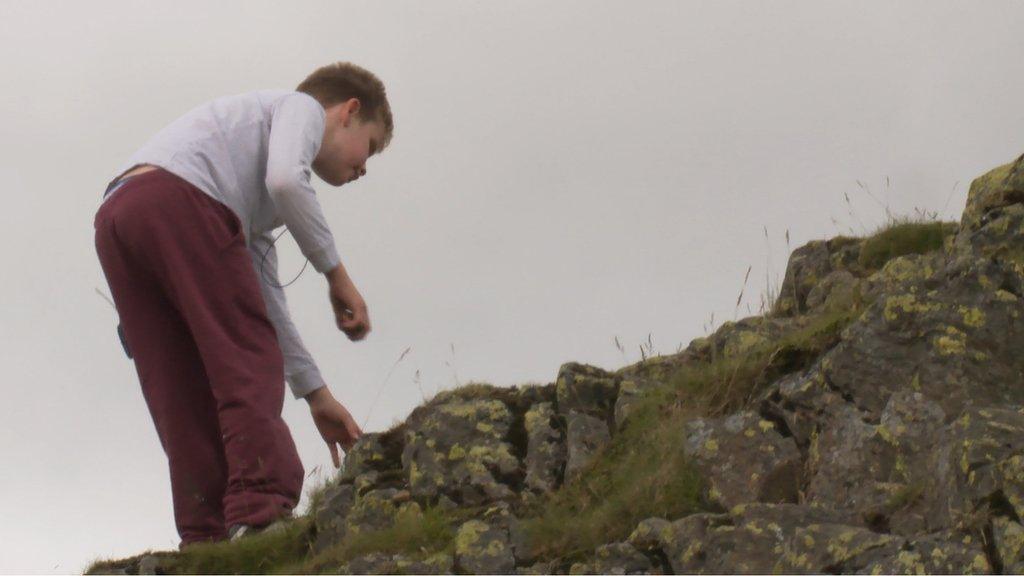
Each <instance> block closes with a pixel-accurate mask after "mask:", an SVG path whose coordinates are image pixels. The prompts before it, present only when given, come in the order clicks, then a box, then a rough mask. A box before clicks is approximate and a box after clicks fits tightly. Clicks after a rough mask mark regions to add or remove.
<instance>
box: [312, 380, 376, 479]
mask: <svg viewBox="0 0 1024 576" xmlns="http://www.w3.org/2000/svg"><path fill="white" fill-rule="evenodd" d="M309 413H310V415H312V416H313V423H314V424H316V428H317V430H319V431H320V436H321V437H322V438H323V439H324V442H327V447H328V449H330V451H331V460H332V461H333V462H334V467H335V468H340V467H341V457H340V455H339V454H338V444H341V448H342V449H343V450H344V451H346V452H348V451H349V450H350V449H351V448H352V446H353V445H354V444H355V443H356V440H358V439H359V437H360V436H362V434H363V431H362V430H360V429H359V425H358V424H356V421H355V419H354V418H352V415H351V414H349V412H348V410H346V409H345V407H344V406H342V405H341V402H338V401H337V400H335V399H334V396H332V395H331V393H330V391H328V390H327V388H326V387H323V388H320V389H318V390H315V391H314V392H313V393H311V394H310V398H309Z"/></svg>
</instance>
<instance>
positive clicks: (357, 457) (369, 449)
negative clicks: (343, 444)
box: [338, 432, 402, 482]
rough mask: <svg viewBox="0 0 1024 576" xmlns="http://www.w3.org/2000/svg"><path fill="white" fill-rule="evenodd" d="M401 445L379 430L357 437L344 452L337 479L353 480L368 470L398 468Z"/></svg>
mask: <svg viewBox="0 0 1024 576" xmlns="http://www.w3.org/2000/svg"><path fill="white" fill-rule="evenodd" d="M400 457H401V446H400V443H399V440H398V439H396V438H392V437H391V435H385V434H382V433H379V432H368V433H366V434H363V435H362V436H360V437H359V440H357V441H356V443H355V445H354V446H352V448H351V449H350V450H348V451H347V452H346V453H345V461H344V465H343V466H342V469H341V473H340V474H339V475H338V479H339V480H340V481H341V482H346V481H351V480H354V479H355V478H356V477H357V476H360V475H362V474H366V473H369V472H386V471H388V470H396V469H398V470H400V469H401V468H402V462H401V459H400Z"/></svg>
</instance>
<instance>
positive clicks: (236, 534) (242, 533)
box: [228, 514, 294, 542]
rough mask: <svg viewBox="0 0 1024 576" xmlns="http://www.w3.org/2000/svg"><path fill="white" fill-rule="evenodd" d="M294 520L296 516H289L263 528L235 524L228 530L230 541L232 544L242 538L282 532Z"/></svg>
mask: <svg viewBox="0 0 1024 576" xmlns="http://www.w3.org/2000/svg"><path fill="white" fill-rule="evenodd" d="M293 519H294V516H293V515H291V514H288V515H287V516H282V517H281V518H278V519H277V520H274V521H273V522H271V523H270V524H269V525H267V526H262V527H257V526H250V525H248V524H235V525H233V526H231V527H230V528H228V539H229V540H230V541H231V542H238V541H239V540H241V539H242V538H247V537H249V536H252V535H254V534H274V533H276V532H281V531H283V530H284V529H285V528H287V527H288V523H289V522H290V521H291V520H293Z"/></svg>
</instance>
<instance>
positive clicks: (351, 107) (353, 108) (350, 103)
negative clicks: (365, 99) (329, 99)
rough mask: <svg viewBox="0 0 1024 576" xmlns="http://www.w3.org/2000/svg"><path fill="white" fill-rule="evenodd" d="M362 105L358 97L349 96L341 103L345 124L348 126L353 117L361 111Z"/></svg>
mask: <svg viewBox="0 0 1024 576" xmlns="http://www.w3.org/2000/svg"><path fill="white" fill-rule="evenodd" d="M360 106H362V103H361V102H359V99H358V98H349V99H348V100H346V101H345V103H344V104H342V105H341V115H342V116H341V118H342V123H343V124H344V125H345V126H348V123H349V122H350V121H351V119H352V118H353V117H354V116H355V115H356V114H358V113H359V108H360Z"/></svg>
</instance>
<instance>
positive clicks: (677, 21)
mask: <svg viewBox="0 0 1024 576" xmlns="http://www.w3.org/2000/svg"><path fill="white" fill-rule="evenodd" d="M0 16H2V17H0V30H2V34H0V64H2V69H3V70H4V76H5V83H4V85H5V88H4V89H3V90H2V91H0V102H2V107H0V125H2V131H3V136H2V137H0V158H2V163H0V178H2V180H0V181H2V182H3V190H4V192H3V198H4V201H5V207H4V209H3V210H2V211H0V213H2V216H0V218H2V219H3V224H4V230H5V232H6V239H5V240H6V241H5V242H3V244H2V245H0V251H2V256H3V262H4V264H5V266H6V268H7V270H8V272H7V278H8V280H7V281H6V282H4V283H3V285H2V287H0V299H2V300H3V302H4V303H5V305H4V307H3V320H2V322H0V340H2V341H0V344H2V348H0V350H2V351H3V352H2V354H3V356H2V361H3V362H2V365H3V367H4V368H5V384H6V386H7V389H8V399H7V401H5V402H3V403H2V404H0V419H2V421H3V428H2V433H0V451H2V452H0V453H2V454H3V456H4V464H3V465H2V466H0V509H2V510H3V513H2V514H0V543H2V544H0V571H5V572H35V573H50V572H58V573H76V572H78V573H80V572H81V571H82V570H83V569H84V568H85V567H86V565H87V564H88V563H90V562H91V561H93V560H95V559H97V558H99V557H125V556H128V555H133V554H136V553H139V552H142V551H144V550H145V549H147V548H153V549H163V550H168V549H174V548H175V547H176V546H177V543H178V541H179V538H178V535H177V533H176V531H175V527H174V518H173V513H172V504H171V492H170V481H169V474H168V468H167V461H166V458H165V456H164V454H163V452H162V451H161V448H160V444H159V440H158V438H157V435H156V432H155V429H154V426H153V423H152V421H151V419H150V416H149V414H148V412H147V409H146V405H145V403H144V400H143V398H142V394H141V391H140V389H139V382H138V377H137V374H136V372H135V367H134V365H133V364H132V362H131V361H130V360H129V359H128V358H126V357H125V355H124V352H123V350H122V348H121V345H120V343H119V341H118V340H117V337H116V334H115V326H116V324H117V316H116V312H115V311H114V310H113V308H112V307H111V305H110V304H109V303H108V302H107V301H106V300H105V299H104V298H103V297H102V296H100V295H99V294H97V292H96V289H97V288H98V289H99V290H100V291H101V292H102V293H103V294H107V295H109V288H108V287H107V284H106V280H105V278H104V276H103V271H102V268H101V267H100V264H99V260H98V258H97V255H96V251H95V247H94V243H93V241H94V239H93V227H92V223H93V217H94V214H95V212H96V210H97V208H98V207H99V203H100V196H101V194H102V192H103V189H104V186H105V184H106V183H107V182H108V181H109V180H110V179H111V178H112V177H113V176H114V175H115V174H114V170H115V169H116V168H117V167H118V166H119V165H121V163H122V162H124V161H125V160H126V159H127V157H128V156H129V155H130V154H131V153H132V152H133V151H134V150H135V149H136V147H138V146H139V145H141V144H142V143H143V142H144V141H145V140H146V139H147V138H148V137H149V136H151V135H152V134H153V133H154V132H155V131H156V130H158V129H159V128H161V127H162V126H164V125H165V124H167V123H168V122H170V121H172V120H173V119H174V118H176V117H177V116H178V115H180V114H182V113H184V112H185V111H187V110H188V109H190V108H192V107H193V106H196V105H198V104H200V103H202V102H204V101H206V100H208V99H212V98H215V97H218V96H222V95H226V94H234V93H239V92H245V91H249V90H255V89H261V88H286V89H290V88H294V86H295V85H296V84H298V82H299V81H301V80H302V79H303V78H304V77H305V76H306V75H307V74H309V73H310V72H312V71H313V70H314V69H315V68H317V67H319V66H322V65H324V64H327V63H330V62H334V61H338V60H347V61H352V62H355V63H357V64H359V65H361V66H364V67H366V68H368V69H369V70H371V71H373V72H374V73H376V74H377V75H378V76H379V77H380V78H381V79H382V80H383V81H384V83H385V85H386V86H387V90H388V94H389V97H390V101H391V106H392V109H393V111H394V119H395V136H394V141H393V143H392V146H391V148H390V149H388V150H387V151H386V152H385V153H384V154H382V155H381V156H379V157H377V158H374V159H372V160H371V161H370V163H369V166H368V174H367V176H366V177H364V178H361V179H360V180H359V181H358V182H357V183H354V184H351V185H347V186H344V187H342V188H334V187H331V186H329V185H327V184H325V183H324V182H322V181H320V180H318V179H316V178H315V177H314V186H315V188H316V190H317V192H318V197H319V198H320V201H321V205H322V206H323V209H324V213H325V214H326V217H327V220H328V222H329V224H330V226H331V228H332V231H333V233H334V235H335V239H336V242H337V247H338V251H339V253H340V254H341V257H342V261H343V262H344V264H345V266H346V268H347V269H348V271H349V274H350V275H351V276H352V278H353V280H354V281H355V283H356V286H357V287H358V288H359V290H360V291H361V293H362V295H363V296H364V298H365V299H366V301H367V304H368V307H369V312H370V318H371V322H372V325H373V331H372V332H371V333H370V334H369V336H368V337H367V338H366V339H365V340H363V341H361V342H357V343H353V342H351V341H349V340H348V339H347V338H346V337H345V335H344V334H343V333H341V332H340V331H338V330H337V328H336V327H335V324H334V317H333V313H332V311H331V307H330V304H329V302H328V299H327V288H326V283H325V281H324V280H323V278H322V277H321V276H319V275H318V274H317V273H316V272H315V271H314V270H313V268H312V266H311V265H309V266H307V267H306V270H305V272H304V273H303V274H302V276H301V277H300V278H299V279H298V281H296V282H295V283H294V284H292V285H291V286H289V287H288V288H287V289H286V290H287V292H286V293H287V297H288V300H289V305H290V309H291V311H292V316H293V319H294V321H295V323H296V325H297V326H298V328H299V331H300V333H301V334H302V336H303V338H304V340H305V342H306V344H307V347H308V348H309V349H310V351H311V353H312V354H313V356H314V358H315V359H316V360H317V362H318V364H319V366H320V369H321V371H322V372H323V374H324V376H325V378H326V380H327V382H328V384H329V386H330V387H331V389H332V390H333V392H334V395H335V396H336V397H338V398H339V399H340V400H341V401H342V402H343V403H344V404H345V405H346V406H347V407H348V408H349V409H350V410H351V411H352V413H353V414H354V415H355V416H356V418H357V420H358V421H359V422H360V423H362V422H366V426H365V429H366V430H367V431H379V430H382V429H385V428H387V427H389V426H390V425H391V424H392V423H394V422H396V421H398V420H400V419H403V418H404V417H405V416H406V415H407V414H408V413H409V411H410V410H411V409H412V408H413V407H415V406H416V405H417V404H419V403H420V402H421V401H422V399H423V397H424V396H430V395H432V394H433V393H435V392H436V391H437V390H440V389H446V388H450V387H454V386H456V385H458V384H464V383H466V382H469V381H484V382H490V383H493V384H496V385H500V386H510V385H514V384H520V383H528V382H532V383H547V382H551V381H553V380H554V379H555V376H556V374H557V372H558V368H559V366H560V365H561V364H562V363H564V362H568V361H577V362H584V363H589V364H593V365H596V366H599V367H602V368H605V369H609V370H613V369H617V368H620V367H622V366H624V365H626V364H629V363H632V362H635V361H637V360H639V359H640V354H641V352H640V346H641V343H643V344H644V345H645V346H646V343H647V341H648V338H650V342H651V343H652V344H653V351H654V353H664V354H668V353H673V352H675V351H676V350H677V349H678V348H679V347H680V346H683V347H685V346H686V345H687V344H688V343H689V342H690V341H691V340H692V339H693V338H696V337H698V336H702V335H704V334H706V333H707V332H708V331H710V329H711V327H710V326H709V321H710V318H711V315H712V313H713V314H714V319H715V321H714V324H715V326H716V327H717V326H719V325H721V323H722V321H724V320H731V319H734V318H736V319H739V318H743V317H745V316H749V315H751V314H757V313H758V309H759V306H760V298H761V295H762V294H765V293H766V286H767V285H769V284H771V285H774V286H776V287H777V285H778V283H779V282H780V281H781V278H782V276H783V273H784V271H785V265H786V258H787V254H788V251H789V250H790V249H791V248H796V247H798V246H800V245H802V244H804V243H806V242H807V241H809V240H813V239H822V238H829V237H832V236H835V235H837V234H839V233H845V234H851V233H855V234H864V233H866V232H868V231H870V230H872V229H874V228H875V227H876V226H878V225H880V224H882V223H883V222H884V221H885V211H884V208H883V205H887V206H888V207H889V208H890V209H891V210H892V212H893V213H895V214H900V215H913V214H914V213H915V208H916V209H918V210H925V211H928V212H933V211H934V212H938V213H939V216H940V217H941V218H942V219H945V220H958V219H959V216H960V213H961V211H962V210H963V206H964V202H965V199H966V196H967V188H968V186H969V184H970V181H971V179H972V178H974V177H976V176H978V175H980V174H982V173H983V172H985V171H986V170H988V169H990V168H992V167H995V166H997V165H1000V164H1004V163H1006V162H1010V161H1012V160H1013V159H1014V158H1016V157H1017V156H1019V155H1020V154H1021V153H1024V118H1022V110H1024V107H1022V106H1021V102H1024V81H1022V76H1021V67H1020V55H1021V54H1022V53H1024V35H1022V34H1021V33H1020V26H1019V23H1020V22H1021V21H1022V17H1024V7H1022V5H1021V4H1020V3H1012V2H985V3H973V2H972V3H967V2H955V3H950V2H936V1H934V0H929V1H920V2H908V1H905V2H899V3H892V2H860V1H858V2H852V1H851V2H845V3H836V2H821V1H819V0H814V1H800V2H792V1H787V2H771V3H754V2H749V3H739V2H725V1H721V0H716V1H714V2H682V1H670V2H629V3H627V2H618V3H597V2H589V1H588V2H551V1H550V0H544V1H543V2H540V1H537V2H533V1H531V2H525V1H511V2H453V1H433V2H429V3H428V2H401V3H398V2H333V1H332V2H302V1H291V2H274V3H270V2H253V1H246V2H240V1H239V2H206V1H203V2H198V1H191V2H186V1H178V2H175V3H173V5H168V4H158V3H142V2H99V1H97V2H88V3H84V2H63V3H55V2H53V3H44V2H36V1H32V2H11V1H5V2H4V3H3V4H2V7H0ZM858 180H859V181H860V182H861V183H863V184H864V186H865V188H866V189H867V190H865V189H863V188H861V186H859V185H858V184H857V181H858ZM887 181H888V183H889V186H888V187H886V182H887ZM868 191H870V193H871V195H873V196H874V198H875V199H877V202H876V201H875V199H873V198H872V197H871V196H869V194H868V193H867V192H868ZM846 195H848V196H849V204H848V203H847V201H846V199H845V196H846ZM787 230H788V231H789V237H790V246H787V244H786V240H785V234H786V231H787ZM766 231H767V236H766ZM278 246H279V253H280V255H281V256H280V259H281V265H280V271H281V272H280V274H281V278H282V282H286V281H288V280H290V279H291V278H293V277H295V275H296V274H298V272H299V270H300V269H301V268H302V265H303V263H304V262H305V259H304V258H303V257H302V256H301V254H300V252H299V251H298V249H297V247H296V244H295V242H294V240H293V239H292V237H291V236H290V235H287V234H286V235H285V236H283V237H282V239H281V240H280V241H279V244H278ZM748 267H752V269H751V273H750V277H749V280H748V282H747V287H746V290H745V293H744V299H743V302H742V303H741V305H740V307H739V309H737V308H736V299H737V296H738V295H739V293H740V291H741V289H743V279H744V275H745V274H746V272H747V269H748ZM748 305H749V307H750V309H751V310H750V311H748V310H747V306H748ZM616 338H617V339H618V342H620V343H621V344H622V346H623V347H624V351H620V350H619V348H618V347H617V346H616ZM407 348H411V350H410V351H409V353H408V354H407V355H406V356H405V358H404V359H402V361H401V362H398V363H397V364H396V361H397V360H398V359H399V357H400V356H401V355H402V353H403V351H404V350H406V349H407ZM417 374H418V379H417ZM378 396H379V398H380V400H379V401H378V402H377V403H376V404H374V400H375V398H377V397H378ZM284 417H285V419H286V421H287V423H288V425H289V426H290V428H291V430H292V433H293V436H294V438H295V441H296V444H297V445H298V448H299V451H300V453H301V456H302V460H303V464H304V466H305V468H306V471H307V472H313V471H314V469H315V468H316V467H317V466H320V467H321V470H322V469H327V468H330V467H331V463H330V462H331V460H330V454H329V453H328V451H327V448H326V446H325V445H324V444H323V442H322V440H321V439H320V437H319V434H318V433H317V431H316V428H315V427H314V426H313V424H312V421H311V419H310V418H309V411H308V408H307V406H306V403H305V402H303V401H301V400H299V401H296V400H294V399H293V398H292V397H291V394H290V392H288V396H287V397H286V401H285V411H284ZM321 477H326V476H323V475H317V474H314V475H313V476H312V477H311V478H309V479H308V480H307V487H308V486H310V485H312V484H313V483H314V481H315V480H316V479H317V478H321ZM305 503H306V498H305V497H304V499H303V502H302V504H301V505H300V510H301V509H303V508H304V507H305Z"/></svg>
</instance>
